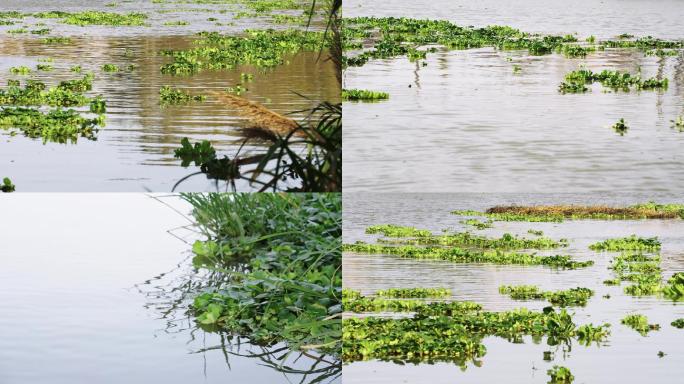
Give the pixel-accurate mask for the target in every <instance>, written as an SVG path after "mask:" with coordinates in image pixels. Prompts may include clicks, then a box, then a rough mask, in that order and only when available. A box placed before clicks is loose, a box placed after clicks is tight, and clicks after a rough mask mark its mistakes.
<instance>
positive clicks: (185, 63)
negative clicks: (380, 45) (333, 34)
mask: <svg viewBox="0 0 684 384" xmlns="http://www.w3.org/2000/svg"><path fill="white" fill-rule="evenodd" d="M199 36H200V37H201V39H200V41H199V42H198V45H199V47H197V48H192V49H188V50H181V51H172V50H165V51H161V54H162V55H163V56H166V57H170V58H171V59H172V60H173V61H172V62H171V63H168V64H164V65H163V66H162V67H161V72H162V73H164V74H173V75H188V74H193V73H196V72H198V71H200V70H203V69H210V70H217V69H231V68H235V67H237V66H238V65H243V64H249V65H254V66H257V67H262V68H269V67H275V66H278V65H281V64H283V63H285V56H286V55H289V54H295V53H297V52H300V51H315V50H320V49H321V47H322V46H324V45H325V44H326V42H325V41H324V39H323V33H321V32H309V31H300V30H286V31H276V30H273V29H268V30H248V31H246V32H245V34H244V35H242V36H233V35H222V34H219V33H217V32H202V33H200V34H199Z"/></svg>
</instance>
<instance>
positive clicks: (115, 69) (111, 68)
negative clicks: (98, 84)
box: [102, 64, 119, 72]
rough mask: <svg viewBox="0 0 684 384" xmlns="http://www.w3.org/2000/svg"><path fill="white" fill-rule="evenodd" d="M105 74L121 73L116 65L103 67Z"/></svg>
mask: <svg viewBox="0 0 684 384" xmlns="http://www.w3.org/2000/svg"><path fill="white" fill-rule="evenodd" d="M102 70H103V71H104V72H119V66H118V65H115V64H105V65H103V66H102Z"/></svg>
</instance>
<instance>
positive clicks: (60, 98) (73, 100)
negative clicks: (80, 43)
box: [0, 74, 93, 107]
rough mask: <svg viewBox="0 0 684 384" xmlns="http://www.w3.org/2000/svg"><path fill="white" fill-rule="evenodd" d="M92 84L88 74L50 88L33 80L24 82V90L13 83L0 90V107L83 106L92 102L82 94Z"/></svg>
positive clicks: (91, 78)
mask: <svg viewBox="0 0 684 384" xmlns="http://www.w3.org/2000/svg"><path fill="white" fill-rule="evenodd" d="M92 82H93V75H92V74H88V75H86V76H84V77H83V78H82V79H78V80H65V81H62V82H60V83H59V85H57V86H56V87H51V88H47V86H46V85H45V83H43V82H40V81H35V80H28V81H26V84H25V86H24V88H21V87H20V86H19V85H18V84H16V83H14V84H13V85H10V86H9V87H8V88H7V89H0V105H13V106H32V105H49V106H53V107H55V106H61V107H73V106H84V105H87V104H89V103H90V102H92V100H93V99H92V98H89V97H87V96H85V95H84V94H83V92H85V91H89V90H90V89H92Z"/></svg>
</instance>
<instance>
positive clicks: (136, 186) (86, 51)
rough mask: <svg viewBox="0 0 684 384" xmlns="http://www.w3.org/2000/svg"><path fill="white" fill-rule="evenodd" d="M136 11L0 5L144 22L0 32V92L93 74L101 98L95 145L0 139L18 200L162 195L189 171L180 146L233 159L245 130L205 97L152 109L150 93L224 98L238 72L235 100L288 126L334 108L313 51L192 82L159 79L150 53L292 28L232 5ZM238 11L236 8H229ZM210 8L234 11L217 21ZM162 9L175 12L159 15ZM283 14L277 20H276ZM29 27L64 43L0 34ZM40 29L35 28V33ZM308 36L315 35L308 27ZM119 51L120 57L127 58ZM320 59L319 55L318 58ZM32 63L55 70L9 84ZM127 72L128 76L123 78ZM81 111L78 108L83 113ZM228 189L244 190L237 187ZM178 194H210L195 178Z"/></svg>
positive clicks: (259, 147) (330, 80)
mask: <svg viewBox="0 0 684 384" xmlns="http://www.w3.org/2000/svg"><path fill="white" fill-rule="evenodd" d="M149 3H151V2H142V3H141V4H138V5H139V6H140V7H137V6H136V4H132V3H121V4H120V7H115V8H110V7H104V3H103V4H99V3H97V2H96V4H90V3H85V2H83V3H73V2H61V3H60V2H56V3H54V4H51V6H50V7H47V8H46V7H45V6H44V5H41V3H39V2H16V1H15V2H11V1H10V2H3V3H2V5H0V11H6V10H21V11H23V12H39V11H46V10H53V9H59V10H65V11H79V10H84V9H96V8H95V6H97V5H100V6H101V7H100V8H99V9H102V10H106V11H110V12H113V11H116V12H127V11H139V12H145V13H146V14H148V15H149V16H150V26H149V27H106V26H87V27H78V26H70V25H64V24H60V23H59V22H58V21H55V20H50V19H48V20H38V19H33V18H27V19H25V20H24V21H17V25H12V26H0V84H1V86H3V87H4V86H5V85H6V84H7V80H8V79H20V80H25V79H27V78H35V79H40V80H43V81H45V82H46V83H48V84H49V85H55V84H56V83H58V82H59V81H60V80H65V79H75V78H80V77H81V76H83V74H85V73H89V72H94V73H95V75H96V77H95V81H94V84H93V90H92V92H89V93H88V94H89V95H98V94H101V95H102V96H103V98H104V99H105V100H106V101H107V108H108V110H107V114H106V127H105V128H104V129H102V130H101V131H100V132H99V134H98V140H97V141H87V140H79V141H78V143H77V144H73V145H72V144H69V145H63V144H55V143H47V144H45V145H43V144H42V142H41V140H40V139H38V140H34V139H28V138H26V137H23V136H22V135H21V134H19V135H16V136H13V137H11V136H9V134H8V132H7V131H5V130H0V174H2V177H5V176H9V177H10V178H11V179H12V181H13V182H14V184H15V185H17V188H18V190H20V191H81V192H83V191H130V192H135V191H146V190H152V191H170V190H171V188H172V186H173V185H174V184H175V183H176V181H178V180H179V179H181V178H182V177H184V176H186V175H188V174H190V173H192V172H195V171H196V170H197V169H196V168H195V167H190V168H187V169H185V168H182V167H180V162H179V161H178V160H176V159H174V156H173V152H174V149H175V148H177V147H179V146H180V140H181V139H182V138H184V137H188V138H189V139H190V140H191V141H200V140H210V141H211V142H212V143H213V144H214V145H215V147H216V148H217V150H218V151H219V153H220V154H226V155H228V156H229V157H233V156H234V155H235V154H236V153H237V151H238V148H239V146H240V144H241V143H242V140H243V136H242V135H241V134H240V133H239V129H240V128H243V127H245V126H246V125H247V122H246V121H245V119H244V118H243V117H242V116H240V115H239V113H238V112H237V111H236V110H234V109H231V108H228V107H226V106H224V105H223V104H221V103H220V102H219V101H218V100H216V99H215V98H212V97H211V96H209V97H208V99H207V101H205V102H202V103H190V104H188V105H182V106H168V107H162V106H160V104H159V89H160V88H161V87H162V86H165V85H169V86H174V87H178V88H182V89H185V90H188V91H190V92H191V93H193V94H202V93H206V94H208V93H209V92H211V91H224V90H225V89H226V88H227V87H232V86H235V85H237V84H240V83H241V78H240V76H241V74H242V73H251V74H254V79H253V80H252V81H251V82H246V83H245V87H246V88H248V91H247V92H245V93H243V94H242V96H243V97H245V98H247V99H249V100H253V101H256V102H259V103H262V104H263V105H264V106H266V107H268V108H270V109H272V110H274V111H276V112H279V113H281V114H287V115H288V116H291V117H293V118H295V119H302V118H304V116H305V115H306V113H305V112H302V111H304V110H307V109H310V108H312V107H314V106H316V105H317V104H318V103H319V102H321V101H324V100H327V101H333V102H334V101H336V100H337V101H339V85H338V84H337V81H336V77H335V68H334V66H333V65H332V64H331V63H330V62H328V61H325V60H322V59H321V57H323V58H324V56H321V55H320V54H319V52H303V53H299V54H296V55H291V56H289V57H287V58H286V63H285V64H284V65H280V66H277V67H275V68H271V69H261V68H255V67H253V66H240V67H237V68H235V69H232V70H221V71H210V70H205V71H201V72H200V73H198V74H195V75H192V76H172V75H163V74H161V72H160V66H161V65H162V64H164V63H166V62H168V61H169V59H168V58H165V57H162V56H160V55H159V54H158V52H159V51H160V50H169V49H171V50H179V49H185V48H188V47H192V46H193V41H194V40H195V39H196V37H195V36H194V33H196V32H199V31H219V32H222V33H235V34H239V33H243V32H244V30H245V29H248V28H252V29H255V28H256V29H259V28H271V27H275V28H287V27H293V26H292V25H273V24H272V23H271V22H270V20H269V19H268V18H256V19H250V18H243V19H235V18H234V17H235V13H236V12H237V11H239V10H242V9H241V8H239V7H238V6H237V5H233V6H230V5H209V6H206V7H208V8H209V10H212V9H213V10H214V11H212V12H209V11H189V10H188V9H194V10H197V9H203V8H206V7H205V6H203V5H198V4H153V5H151V4H149ZM236 7H238V8H236ZM220 9H234V10H235V11H234V12H233V11H231V12H226V13H219V12H218V11H217V10H220ZM162 10H173V11H178V12H172V13H159V11H162ZM288 12H289V13H292V11H285V13H288ZM208 17H217V18H219V19H221V20H219V22H223V23H228V22H229V21H230V20H232V21H231V24H230V25H222V26H216V25H215V24H214V23H213V22H207V21H206V19H207V18H208ZM178 18H180V19H183V20H188V21H189V22H190V25H188V26H180V27H168V26H164V25H163V23H164V22H166V21H173V20H175V19H178ZM37 22H45V23H46V24H47V26H46V27H49V28H52V32H51V34H50V36H71V37H72V40H73V43H72V44H67V45H46V44H42V43H41V42H40V40H41V39H42V38H43V37H44V36H33V35H30V34H26V35H11V34H8V33H6V31H7V30H10V29H16V28H18V27H19V26H20V25H22V24H24V23H25V24H28V25H29V26H30V27H29V29H35V28H37V27H33V25H35V23H37ZM41 28H44V27H41ZM312 28H313V29H316V28H317V27H316V26H313V27H312ZM127 50H128V53H127ZM323 55H325V54H323ZM41 58H52V59H53V60H54V62H53V63H52V64H53V66H54V67H55V69H54V70H53V71H51V72H35V71H34V73H32V74H31V75H29V76H16V75H12V74H10V72H9V68H11V67H14V66H19V65H26V66H29V67H31V68H35V66H36V64H38V60H39V59H41ZM104 64H117V65H119V66H120V67H121V68H122V71H121V72H118V73H104V72H103V71H102V70H101V67H102V65H104ZM129 64H133V65H134V66H135V68H134V69H131V70H129V69H126V67H127V66H128V65H129ZM74 65H81V66H82V67H83V72H82V74H77V73H71V72H70V71H69V68H71V67H72V66H74ZM86 108H87V107H86ZM265 146H266V144H265V143H254V144H250V145H248V146H246V147H245V148H243V150H242V152H241V154H243V155H244V154H248V153H256V152H258V151H263V150H264V148H265ZM238 189H240V190H249V189H250V187H249V186H248V185H246V184H245V183H242V184H240V183H239V184H238ZM180 190H189V191H204V190H216V186H215V184H214V183H213V182H210V181H208V180H206V178H204V177H203V176H197V177H194V178H191V179H189V180H188V181H187V182H185V183H183V184H182V185H181V186H180Z"/></svg>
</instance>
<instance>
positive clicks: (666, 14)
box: [344, 0, 684, 193]
mask: <svg viewBox="0 0 684 384" xmlns="http://www.w3.org/2000/svg"><path fill="white" fill-rule="evenodd" d="M360 15H366V16H406V17H412V18H432V19H449V20H451V21H453V22H455V23H457V24H460V25H475V26H486V25H490V24H500V25H510V26H513V27H517V28H520V29H522V30H524V31H528V32H542V33H555V34H566V33H573V32H576V33H578V37H579V38H580V39H585V38H587V37H588V36H590V35H595V36H596V37H598V38H610V37H614V36H616V35H617V34H620V33H632V34H635V35H637V36H644V35H653V36H656V37H661V38H677V39H681V38H684V33H682V30H681V27H680V26H679V24H680V20H681V19H682V18H683V17H684V2H682V1H658V2H650V1H603V2H595V1H593V2H589V1H579V2H574V3H572V2H571V3H568V2H562V1H545V2H540V1H522V2H503V3H502V2H493V1H485V2H476V3H473V2H464V1H436V2H426V1H418V2H399V1H389V2H383V3H382V4H380V3H377V4H373V3H369V2H362V1H357V0H352V1H347V2H345V16H347V17H352V16H360ZM683 55H684V54H681V53H680V55H679V56H675V57H668V58H665V59H660V58H657V57H645V56H644V55H643V53H640V52H637V51H634V50H610V49H609V50H606V51H605V52H597V53H595V54H590V55H588V56H587V58H586V59H568V58H565V57H563V56H562V55H559V54H551V55H546V56H530V55H528V53H527V51H496V50H494V49H492V48H482V49H472V50H466V51H440V52H437V53H434V54H431V55H428V59H427V64H428V65H427V66H426V67H422V66H420V65H416V63H410V62H409V61H408V60H407V59H406V58H397V59H391V60H373V61H371V62H369V63H368V64H366V65H365V66H363V67H360V68H349V69H347V70H346V73H345V76H344V81H345V84H344V87H345V88H363V89H372V90H380V91H385V92H388V93H389V94H390V99H389V100H388V101H383V102H378V103H354V102H347V103H345V104H344V111H345V126H344V128H345V130H344V145H345V164H344V172H345V173H344V183H345V188H346V190H348V191H375V192H385V191H397V192H399V191H406V192H424V191H426V192H446V191H454V192H455V191H460V192H470V191H481V192H496V191H504V192H541V193H545V192H556V193H557V192H597V191H601V192H606V191H612V190H616V189H619V190H621V191H626V192H646V191H669V192H677V191H681V190H682V188H684V158H683V157H682V154H681V153H682V151H681V147H682V144H683V143H684V134H682V133H680V132H678V131H677V130H675V129H672V128H671V125H672V124H671V123H670V121H671V120H674V119H675V118H676V117H677V116H679V115H683V114H684V92H683V91H682V90H683V89H684V56H683ZM507 58H510V59H511V60H512V61H510V62H509V61H508V60H507ZM513 65H519V66H520V67H521V71H520V72H519V73H514V71H513ZM580 65H585V66H586V67H587V68H589V69H591V70H595V71H596V70H603V69H614V70H621V71H627V72H630V73H636V72H637V71H638V70H639V68H640V69H641V71H642V74H643V76H648V77H651V76H655V75H659V76H663V77H667V78H668V79H669V80H670V86H669V89H668V90H667V91H656V92H654V91H648V92H646V91H644V92H636V91H632V92H630V93H604V92H603V89H602V88H601V87H600V86H595V87H593V88H592V91H591V92H590V93H586V94H579V95H562V94H559V93H558V91H557V88H558V85H559V83H560V82H561V81H562V79H563V77H564V76H565V74H566V73H568V72H570V71H572V70H575V69H578V68H579V66H580ZM409 86H411V87H409ZM620 118H624V119H625V120H626V121H627V123H628V125H629V127H630V130H629V132H628V133H627V134H626V135H625V136H624V137H620V136H618V135H617V134H616V133H615V132H614V131H613V130H612V129H611V126H612V125H613V124H614V123H615V122H616V121H617V120H619V119H620Z"/></svg>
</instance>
